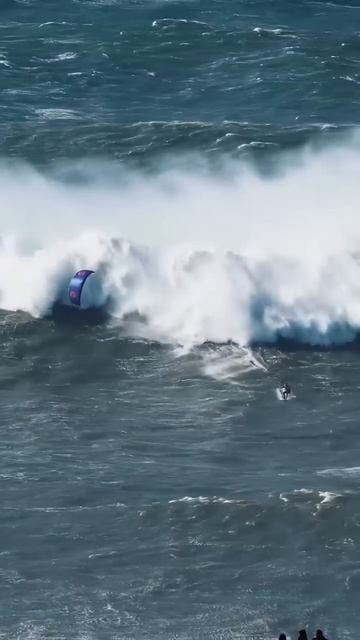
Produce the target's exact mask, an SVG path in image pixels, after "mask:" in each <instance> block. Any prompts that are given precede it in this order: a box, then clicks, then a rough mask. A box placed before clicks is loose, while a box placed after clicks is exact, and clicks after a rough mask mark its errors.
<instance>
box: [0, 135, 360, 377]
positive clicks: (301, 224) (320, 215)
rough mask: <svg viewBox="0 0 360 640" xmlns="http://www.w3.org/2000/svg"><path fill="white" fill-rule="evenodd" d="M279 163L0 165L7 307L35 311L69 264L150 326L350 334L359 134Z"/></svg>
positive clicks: (1, 273)
mask: <svg viewBox="0 0 360 640" xmlns="http://www.w3.org/2000/svg"><path fill="white" fill-rule="evenodd" d="M290 160H291V163H290ZM295 160H296V162H295ZM285 161H287V162H288V166H287V167H286V168H284V170H283V171H282V173H281V174H279V175H278V176H277V177H275V178H272V179H265V178H263V177H261V176H259V175H257V174H256V173H255V172H254V171H253V170H251V169H250V168H249V166H248V165H245V164H242V163H231V164H228V165H226V166H224V169H223V171H222V172H221V174H218V175H217V176H214V175H213V174H210V173H209V172H208V171H207V169H206V167H204V166H203V165H202V164H201V161H199V159H189V160H188V168H185V169H184V168H183V165H182V168H177V167H176V166H175V165H172V164H171V163H169V166H168V168H167V169H165V168H159V173H158V175H157V176H153V175H152V176H150V177H149V176H147V177H146V176H144V175H141V174H139V173H132V174H127V175H124V172H123V171H122V173H121V175H119V173H118V168H117V167H114V165H111V164H106V163H102V164H99V163H98V164H91V163H87V164H85V163H82V165H81V166H80V169H81V171H82V172H83V174H85V175H86V177H87V180H88V183H87V184H86V185H85V186H74V185H69V184H67V185H65V184H62V183H60V182H59V181H57V180H55V179H50V178H46V177H44V176H43V175H40V174H39V173H37V172H35V171H33V170H32V169H30V168H29V167H18V168H14V167H12V168H11V169H10V168H8V167H6V165H5V164H3V166H2V167H0V206H1V211H2V233H3V241H2V245H1V246H0V305H1V307H2V308H6V309H11V310H13V309H22V310H25V311H28V312H30V313H32V314H33V315H41V314H42V313H44V312H45V311H46V310H47V309H48V308H49V306H50V305H51V304H52V302H53V301H54V300H55V299H57V297H58V296H59V295H60V296H61V295H64V292H65V291H66V286H67V280H68V278H69V277H71V275H72V273H73V272H74V270H77V269H79V268H90V269H95V270H96V271H98V272H99V275H100V277H101V285H100V286H99V287H98V293H99V298H98V299H97V298H96V295H97V294H96V295H95V294H94V295H95V299H94V300H93V302H94V304H100V303H101V300H103V299H104V297H105V295H107V294H108V293H109V291H110V292H111V294H112V296H113V301H114V305H113V313H114V315H116V316H117V317H119V318H123V317H124V315H125V314H128V313H131V312H138V313H139V314H141V315H142V316H144V317H145V318H146V325H145V326H144V327H143V332H144V335H145V336H146V337H150V338H151V337H156V338H158V339H164V340H167V341H169V340H170V341H173V342H174V343H181V344H184V345H192V344H194V343H200V342H203V341H204V340H210V341H214V342H226V341H227V340H229V339H231V340H233V341H235V342H237V343H238V344H240V345H247V344H249V343H250V342H251V341H263V340H274V339H276V337H277V336H278V335H281V336H285V337H289V338H294V339H297V340H302V341H304V342H307V343H309V344H332V343H343V342H346V341H350V340H352V339H353V337H354V335H355V333H356V332H357V331H358V330H359V328H360V258H359V253H358V250H359V249H360V241H359V238H360V219H359V216H358V175H359V170H360V151H359V148H358V146H357V143H356V141H355V142H352V143H351V144H350V143H349V144H348V146H347V147H346V146H343V147H342V148H335V147H334V148H330V149H326V150H324V151H323V152H322V153H319V154H317V155H312V154H310V152H306V153H305V154H303V155H302V156H300V157H296V158H294V157H292V158H289V157H288V156H285V157H284V162H285ZM78 169H79V166H77V165H73V166H68V167H67V172H68V174H69V173H73V172H74V171H77V170H78ZM124 238H126V239H127V240H124ZM212 364H214V363H212ZM223 364H224V363H222V364H221V367H223ZM227 365H228V363H227V362H225V375H226V367H227ZM230 365H231V366H230V368H231V367H232V366H233V363H230ZM216 366H217V364H216Z"/></svg>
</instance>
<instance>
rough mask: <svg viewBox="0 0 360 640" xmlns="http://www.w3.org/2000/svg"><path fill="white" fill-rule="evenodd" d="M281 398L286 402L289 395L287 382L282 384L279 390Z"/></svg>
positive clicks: (289, 390)
mask: <svg viewBox="0 0 360 640" xmlns="http://www.w3.org/2000/svg"><path fill="white" fill-rule="evenodd" d="M280 393H281V397H282V399H283V400H287V399H288V398H289V395H290V393H291V389H290V385H289V384H288V383H287V382H284V384H283V385H282V387H281V389H280Z"/></svg>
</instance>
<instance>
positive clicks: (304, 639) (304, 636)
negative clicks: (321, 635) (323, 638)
mask: <svg viewBox="0 0 360 640" xmlns="http://www.w3.org/2000/svg"><path fill="white" fill-rule="evenodd" d="M299 640H308V637H307V633H306V631H305V629H300V631H299Z"/></svg>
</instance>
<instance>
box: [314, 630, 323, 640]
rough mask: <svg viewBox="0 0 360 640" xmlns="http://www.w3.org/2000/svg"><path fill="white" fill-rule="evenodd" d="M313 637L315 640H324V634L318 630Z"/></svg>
mask: <svg viewBox="0 0 360 640" xmlns="http://www.w3.org/2000/svg"><path fill="white" fill-rule="evenodd" d="M315 637H316V640H325V638H324V634H323V632H322V631H321V629H318V630H317V631H316V636H315Z"/></svg>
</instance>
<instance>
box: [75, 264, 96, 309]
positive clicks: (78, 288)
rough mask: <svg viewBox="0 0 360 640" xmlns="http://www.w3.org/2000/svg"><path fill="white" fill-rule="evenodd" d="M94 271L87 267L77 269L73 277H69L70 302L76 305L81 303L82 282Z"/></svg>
mask: <svg viewBox="0 0 360 640" xmlns="http://www.w3.org/2000/svg"><path fill="white" fill-rule="evenodd" d="M92 273H95V272H94V271H90V270H89V269H81V271H77V273H75V275H74V277H73V278H71V280H70V284H69V300H70V302H71V304H74V305H77V306H78V307H80V305H81V292H82V290H83V287H84V284H85V282H86V280H87V278H88V277H89V276H90V275H91V274H92Z"/></svg>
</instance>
